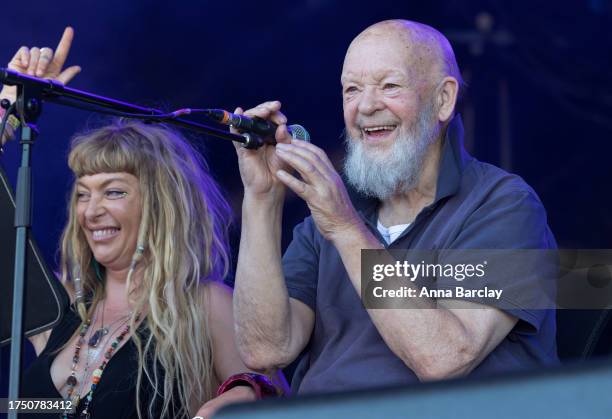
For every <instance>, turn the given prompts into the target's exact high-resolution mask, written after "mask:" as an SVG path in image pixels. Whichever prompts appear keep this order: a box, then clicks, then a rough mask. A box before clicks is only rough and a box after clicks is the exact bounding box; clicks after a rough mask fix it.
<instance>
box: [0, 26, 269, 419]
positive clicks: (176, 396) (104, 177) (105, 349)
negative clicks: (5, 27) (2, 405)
mask: <svg viewBox="0 0 612 419" xmlns="http://www.w3.org/2000/svg"><path fill="white" fill-rule="evenodd" d="M71 39H72V31H71V30H70V29H67V32H65V33H64V37H63V38H62V41H61V42H60V45H59V46H58V52H57V53H56V55H55V57H53V52H52V51H51V50H49V52H48V53H50V54H51V56H50V57H48V58H47V59H45V61H47V62H48V63H54V62H55V63H56V64H59V65H58V66H57V67H56V68H54V69H52V70H54V71H55V72H54V73H51V74H50V73H49V67H48V66H43V68H42V70H41V71H39V70H40V68H38V67H40V66H41V64H40V63H41V62H42V61H41V60H40V58H41V57H40V54H41V53H40V51H39V52H38V54H39V57H38V63H37V64H36V65H34V70H33V71H34V74H36V75H38V76H47V77H49V78H56V79H58V78H60V76H61V74H64V75H65V74H66V73H65V72H66V71H68V70H70V68H69V69H67V70H64V73H62V72H61V68H62V67H63V62H64V60H65V58H66V56H67V49H69V46H70V41H71ZM20 51H21V53H19V52H18V54H17V55H16V58H14V59H13V61H12V62H11V65H12V67H13V68H17V69H18V70H20V71H23V72H30V67H31V62H28V59H29V60H32V59H33V57H34V56H35V55H36V52H35V51H32V50H28V51H27V52H28V54H25V53H24V49H23V48H22V49H21V50H20ZM57 54H63V56H60V59H61V62H59V63H58V62H57V61H54V59H57ZM71 68H72V67H71ZM77 72H78V71H76V70H71V73H70V75H71V77H65V78H64V79H63V80H62V81H63V82H67V81H69V80H70V78H72V77H73V76H74V75H76V73H77ZM11 95H14V91H12V90H10V89H9V88H6V87H5V88H4V89H3V91H2V92H1V93H0V98H8V99H9V100H10V99H14V97H11ZM68 164H69V166H70V168H71V170H72V172H73V173H74V177H75V181H74V185H73V188H72V193H71V195H70V196H71V197H70V203H69V210H68V221H67V225H66V227H65V229H64V232H63V235H62V241H61V277H62V281H63V283H64V284H65V286H66V289H67V290H68V291H69V293H70V295H71V296H72V298H73V301H74V303H73V305H72V306H71V309H70V310H68V311H67V312H66V313H65V314H64V318H63V320H62V322H61V323H60V324H59V325H58V326H56V327H55V328H54V329H53V331H50V332H46V333H43V334H40V335H37V336H35V337H33V338H32V339H31V340H32V343H33V344H34V347H35V349H36V352H37V354H38V358H37V359H36V360H35V361H34V363H33V364H32V365H31V366H30V368H29V369H28V370H27V371H26V372H25V375H24V384H23V391H22V393H21V396H22V397H34V398H49V397H54V398H55V397H58V398H59V397H62V398H64V399H65V400H67V401H70V404H72V406H73V410H72V411H70V412H67V413H66V414H65V415H63V416H64V417H94V418H132V417H139V418H144V417H155V418H158V417H168V418H179V417H192V416H194V415H195V414H198V415H200V416H204V417H208V416H210V414H212V413H213V412H214V411H215V410H216V409H218V408H219V407H220V406H221V405H224V404H227V403H231V402H234V401H240V400H254V399H255V398H256V395H259V396H261V395H262V394H265V393H266V392H267V393H274V392H275V389H274V387H273V386H272V385H271V383H270V382H269V381H268V380H267V379H266V378H265V377H263V376H257V375H255V374H241V373H244V372H245V371H247V368H246V367H245V366H244V364H243V362H242V361H241V359H240V357H239V355H238V351H237V349H236V346H235V344H234V338H233V319H232V309H231V291H230V290H229V289H228V288H227V287H225V286H224V285H222V282H221V280H222V278H223V277H224V275H225V274H226V273H227V270H228V264H229V260H228V258H229V256H228V250H227V237H226V236H227V234H226V229H227V226H228V224H229V214H230V209H229V207H228V205H227V203H226V202H225V200H224V198H223V196H222V195H221V193H220V191H219V189H218V187H217V185H216V184H215V182H214V181H213V179H212V178H211V176H210V175H209V174H208V171H207V169H206V166H205V163H204V161H203V160H202V159H201V158H200V157H199V154H198V153H197V152H196V151H195V150H194V149H193V148H192V147H191V146H190V145H189V143H188V142H187V141H186V140H185V139H184V138H183V137H181V136H180V135H179V134H178V133H177V132H175V131H172V130H170V129H167V128H165V127H163V126H155V125H145V124H143V123H140V122H135V121H131V122H130V121H122V120H118V121H116V122H114V123H113V124H111V125H108V126H105V127H102V128H99V129H96V130H94V131H91V132H87V133H84V134H81V135H78V136H76V137H75V138H74V139H73V141H72V145H71V151H70V154H69V157H68ZM232 377H234V378H232ZM228 378H229V381H226V380H228ZM224 381H226V382H225V383H224V384H223V385H222V390H223V391H225V392H224V393H223V394H221V395H219V396H218V397H216V398H215V394H216V392H217V389H218V388H219V386H220V385H221V384H222V383H223V382H224Z"/></svg>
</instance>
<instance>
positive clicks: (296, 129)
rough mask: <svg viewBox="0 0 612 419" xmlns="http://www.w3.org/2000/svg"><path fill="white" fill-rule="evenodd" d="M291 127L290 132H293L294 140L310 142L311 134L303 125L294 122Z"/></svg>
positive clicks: (289, 127)
mask: <svg viewBox="0 0 612 419" xmlns="http://www.w3.org/2000/svg"><path fill="white" fill-rule="evenodd" d="M287 128H288V129H289V133H290V134H291V138H293V139H294V140H303V141H308V142H310V134H309V133H308V131H306V128H304V127H303V126H301V125H298V124H293V125H289V126H288V127H287Z"/></svg>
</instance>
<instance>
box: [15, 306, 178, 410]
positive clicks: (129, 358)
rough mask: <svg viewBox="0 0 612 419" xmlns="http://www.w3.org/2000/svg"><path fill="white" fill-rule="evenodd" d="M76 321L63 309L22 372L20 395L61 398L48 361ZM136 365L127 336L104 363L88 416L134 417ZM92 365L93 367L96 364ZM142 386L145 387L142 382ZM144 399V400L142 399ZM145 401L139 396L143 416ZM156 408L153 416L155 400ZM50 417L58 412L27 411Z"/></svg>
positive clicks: (69, 335) (70, 310) (61, 344)
mask: <svg viewBox="0 0 612 419" xmlns="http://www.w3.org/2000/svg"><path fill="white" fill-rule="evenodd" d="M80 324H81V319H80V317H79V316H78V315H77V314H76V312H75V310H74V307H71V308H70V309H68V310H66V312H65V313H64V317H63V319H62V321H61V322H60V323H59V324H58V325H57V326H56V327H55V328H54V329H53V331H52V332H51V336H50V337H49V341H48V342H47V346H46V347H45V349H44V350H43V351H42V353H41V354H40V356H39V357H38V358H36V360H35V361H34V362H33V363H32V364H31V365H30V367H29V368H28V369H27V370H26V371H25V373H24V379H23V385H22V393H21V397H23V398H28V397H29V398H38V399H41V398H61V397H62V396H61V395H60V394H59V392H58V391H57V389H56V388H55V385H54V383H53V380H52V379H51V373H50V371H51V364H52V363H53V360H54V359H55V357H56V356H57V354H58V353H59V351H58V349H60V348H61V347H62V346H63V345H64V344H65V343H66V342H67V341H68V340H69V339H70V338H71V337H72V336H73V334H74V332H75V331H76V330H77V328H78V327H79V325H80ZM143 329H144V330H146V328H144V327H141V328H139V330H138V333H143ZM85 350H86V348H85V347H84V348H83V349H82V350H81V354H82V355H83V351H85ZM137 367H138V354H137V350H136V345H134V342H133V341H132V339H128V341H127V342H126V343H125V345H123V346H122V347H120V348H119V349H118V350H117V351H116V352H115V353H114V355H113V357H112V358H111V359H110V361H109V362H108V364H107V366H106V368H105V369H104V374H102V377H101V379H100V382H99V384H98V386H97V388H96V390H95V391H94V393H93V398H92V400H91V403H90V404H89V408H88V411H89V412H90V413H91V417H92V418H94V419H96V418H113V419H126V418H137V417H138V415H137V412H136V378H137V375H138V370H137ZM94 368H97V365H96V366H95V367H94ZM162 380H163V378H162ZM143 382H145V383H146V382H147V380H146V378H144V379H143ZM77 387H78V384H77ZM143 387H145V386H144V385H143ZM88 390H89V389H85V390H83V392H84V393H85V394H86V393H87V391H88ZM149 390H150V389H145V390H143V392H142V393H141V394H151V392H150V391H149ZM82 397H84V395H83V396H82ZM145 398H146V400H143V399H145ZM148 401H149V399H148V397H144V398H143V397H141V411H142V412H143V415H144V417H148V416H149V415H148V413H147V409H148ZM83 407H84V400H81V403H80V404H79V408H78V412H80V411H81V410H82V409H83ZM156 407H157V410H156V411H155V412H154V415H153V417H160V411H161V405H160V403H157V404H156ZM50 417H58V414H37V415H36V414H28V418H30V419H35V418H50ZM77 417H78V416H77ZM172 417H173V416H172Z"/></svg>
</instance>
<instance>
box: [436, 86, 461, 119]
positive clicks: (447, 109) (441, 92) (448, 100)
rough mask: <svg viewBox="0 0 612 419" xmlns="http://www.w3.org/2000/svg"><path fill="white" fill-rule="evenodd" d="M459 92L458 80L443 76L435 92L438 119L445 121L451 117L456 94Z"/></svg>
mask: <svg viewBox="0 0 612 419" xmlns="http://www.w3.org/2000/svg"><path fill="white" fill-rule="evenodd" d="M458 93H459V82H458V81H457V79H456V78H454V77H450V76H449V77H444V79H442V81H441V82H440V84H439V85H438V89H437V93H436V104H437V109H438V120H439V121H440V122H442V123H444V122H447V121H448V120H450V119H451V118H452V117H453V114H454V112H455V105H456V104H457V95H458Z"/></svg>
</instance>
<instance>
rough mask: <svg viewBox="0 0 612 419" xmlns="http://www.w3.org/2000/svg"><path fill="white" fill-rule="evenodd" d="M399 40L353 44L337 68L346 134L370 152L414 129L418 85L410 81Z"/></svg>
mask: <svg viewBox="0 0 612 419" xmlns="http://www.w3.org/2000/svg"><path fill="white" fill-rule="evenodd" d="M412 61H414V58H413V57H410V53H409V50H408V48H407V44H406V42H405V41H403V40H402V39H400V38H399V37H397V36H383V35H370V36H368V37H364V38H362V39H358V40H357V41H356V42H354V43H353V44H352V45H351V47H350V48H349V51H348V52H347V55H346V58H345V61H344V67H343V69H342V78H341V82H342V97H343V104H344V122H345V124H346V129H347V132H348V135H349V136H350V137H351V138H352V139H354V140H358V141H362V142H363V146H364V147H365V148H366V149H368V150H370V151H371V152H373V153H376V154H379V153H385V152H388V150H390V147H391V145H392V144H393V143H394V142H395V140H396V139H397V137H398V133H399V132H400V131H402V129H404V130H406V129H409V128H411V127H413V126H414V124H415V123H416V121H417V117H418V114H419V110H420V109H419V108H420V103H421V100H420V98H419V93H421V92H423V90H424V89H423V86H422V85H420V84H418V83H417V82H416V80H415V79H417V78H416V77H415V75H414V74H415V71H414V69H411V66H410V63H411V62H412Z"/></svg>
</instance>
